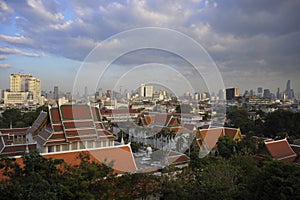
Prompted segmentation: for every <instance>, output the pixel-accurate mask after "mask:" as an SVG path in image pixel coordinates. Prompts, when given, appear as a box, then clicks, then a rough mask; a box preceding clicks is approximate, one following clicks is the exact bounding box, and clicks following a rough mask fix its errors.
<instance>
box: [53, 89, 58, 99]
mask: <svg viewBox="0 0 300 200" xmlns="http://www.w3.org/2000/svg"><path fill="white" fill-rule="evenodd" d="M53 99H54V100H55V101H58V99H59V94H58V86H54V90H53Z"/></svg>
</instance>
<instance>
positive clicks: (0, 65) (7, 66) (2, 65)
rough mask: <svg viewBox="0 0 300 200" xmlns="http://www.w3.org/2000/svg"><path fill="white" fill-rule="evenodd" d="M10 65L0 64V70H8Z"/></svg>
mask: <svg viewBox="0 0 300 200" xmlns="http://www.w3.org/2000/svg"><path fill="white" fill-rule="evenodd" d="M10 67H11V66H10V64H6V63H0V68H10Z"/></svg>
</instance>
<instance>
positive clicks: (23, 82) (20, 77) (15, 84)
mask: <svg viewBox="0 0 300 200" xmlns="http://www.w3.org/2000/svg"><path fill="white" fill-rule="evenodd" d="M9 80H10V91H9V92H8V91H7V92H5V94H4V103H5V104H24V103H26V102H27V101H28V100H30V101H31V102H33V103H40V99H41V81H40V79H38V78H35V77H32V75H31V74H11V75H10V79H9Z"/></svg>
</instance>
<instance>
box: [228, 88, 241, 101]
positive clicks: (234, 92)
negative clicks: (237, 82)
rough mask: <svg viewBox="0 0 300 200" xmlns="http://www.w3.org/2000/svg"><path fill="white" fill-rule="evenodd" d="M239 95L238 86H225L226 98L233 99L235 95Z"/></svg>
mask: <svg viewBox="0 0 300 200" xmlns="http://www.w3.org/2000/svg"><path fill="white" fill-rule="evenodd" d="M239 96H240V89H239V88H227V89H226V100H233V99H234V98H236V97H239Z"/></svg>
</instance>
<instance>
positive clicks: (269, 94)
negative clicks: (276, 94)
mask: <svg viewBox="0 0 300 200" xmlns="http://www.w3.org/2000/svg"><path fill="white" fill-rule="evenodd" d="M263 97H264V98H267V99H271V92H270V89H264V94H263Z"/></svg>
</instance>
